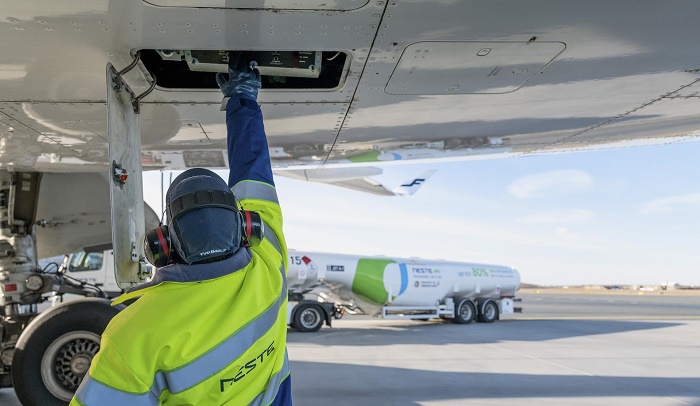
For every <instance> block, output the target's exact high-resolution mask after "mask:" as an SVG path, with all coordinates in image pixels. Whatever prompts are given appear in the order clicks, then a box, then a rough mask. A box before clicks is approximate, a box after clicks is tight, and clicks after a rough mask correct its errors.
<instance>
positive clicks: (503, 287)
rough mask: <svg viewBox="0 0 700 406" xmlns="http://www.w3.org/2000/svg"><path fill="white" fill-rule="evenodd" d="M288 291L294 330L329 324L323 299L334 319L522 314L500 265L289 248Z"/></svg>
mask: <svg viewBox="0 0 700 406" xmlns="http://www.w3.org/2000/svg"><path fill="white" fill-rule="evenodd" d="M288 286H289V292H290V293H289V294H290V296H289V310H288V311H289V314H290V321H291V324H290V325H291V326H292V327H294V328H296V329H298V330H300V331H317V330H318V329H320V328H321V324H322V323H323V321H324V320H325V321H326V324H328V325H330V322H331V318H332V316H333V315H332V314H330V313H329V312H327V311H324V308H323V307H322V306H323V305H324V303H327V302H328V301H331V302H332V303H333V307H332V308H333V309H336V314H337V316H336V317H339V316H342V314H343V313H344V312H346V311H348V312H353V313H358V312H361V313H366V314H372V315H375V316H378V317H382V318H385V319H395V318H407V319H431V318H442V319H448V320H452V321H453V322H455V323H460V324H468V323H470V322H472V321H474V320H478V321H480V322H485V323H491V322H493V321H495V320H497V319H498V318H499V316H500V315H501V314H511V313H514V312H517V311H520V310H521V309H520V308H518V307H515V305H514V302H515V301H516V300H518V299H516V298H515V293H516V291H517V290H518V288H519V287H520V274H519V273H518V271H516V270H515V269H513V268H509V267H505V266H500V265H490V264H476V263H466V262H454V261H444V260H425V259H418V258H390V257H383V256H374V257H368V256H358V255H344V254H328V253H312V252H303V251H294V250H290V251H289V274H288ZM310 298H315V300H310Z"/></svg>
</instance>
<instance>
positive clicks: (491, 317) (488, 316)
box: [479, 300, 498, 323]
mask: <svg viewBox="0 0 700 406" xmlns="http://www.w3.org/2000/svg"><path fill="white" fill-rule="evenodd" d="M496 320H498V304H497V303H496V302H494V301H493V300H487V301H485V302H483V303H479V321H480V322H481V323H493V322H494V321H496Z"/></svg>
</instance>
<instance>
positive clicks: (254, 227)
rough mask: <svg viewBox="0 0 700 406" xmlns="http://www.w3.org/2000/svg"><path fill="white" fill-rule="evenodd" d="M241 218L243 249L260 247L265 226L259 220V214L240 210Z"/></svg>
mask: <svg viewBox="0 0 700 406" xmlns="http://www.w3.org/2000/svg"><path fill="white" fill-rule="evenodd" d="M241 216H242V217H243V223H242V224H241V226H242V227H243V238H244V240H245V242H244V244H243V246H244V247H255V246H258V245H260V243H261V242H262V240H263V238H264V236H263V234H264V233H265V224H264V223H263V221H262V219H261V218H260V213H258V212H256V211H248V210H241Z"/></svg>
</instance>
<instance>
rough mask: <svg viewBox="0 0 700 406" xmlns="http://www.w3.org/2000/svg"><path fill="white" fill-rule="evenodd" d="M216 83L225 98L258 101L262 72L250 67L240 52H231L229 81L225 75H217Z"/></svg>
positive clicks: (229, 56) (229, 57)
mask: <svg viewBox="0 0 700 406" xmlns="http://www.w3.org/2000/svg"><path fill="white" fill-rule="evenodd" d="M216 83H217V84H218V85H219V88H220V89H221V92H222V93H223V94H224V96H225V97H241V98H244V99H251V100H257V99H258V90H260V72H259V71H258V70H257V69H254V68H251V67H250V66H248V64H246V62H245V60H244V59H243V58H242V57H241V53H240V52H229V54H228V81H226V79H225V78H224V74H223V73H217V74H216Z"/></svg>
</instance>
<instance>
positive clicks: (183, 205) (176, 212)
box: [168, 190, 238, 221]
mask: <svg viewBox="0 0 700 406" xmlns="http://www.w3.org/2000/svg"><path fill="white" fill-rule="evenodd" d="M202 207H219V208H222V209H228V210H231V211H236V212H237V211H238V206H237V205H236V197H235V196H234V195H233V193H231V192H225V191H223V190H199V191H197V192H192V193H187V194H184V195H182V196H180V197H178V198H177V199H175V200H173V201H172V202H171V203H170V204H169V205H168V216H169V217H170V221H173V220H175V219H176V218H177V217H179V216H181V215H183V214H185V213H188V212H190V211H192V210H195V209H201V208H202Z"/></svg>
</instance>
